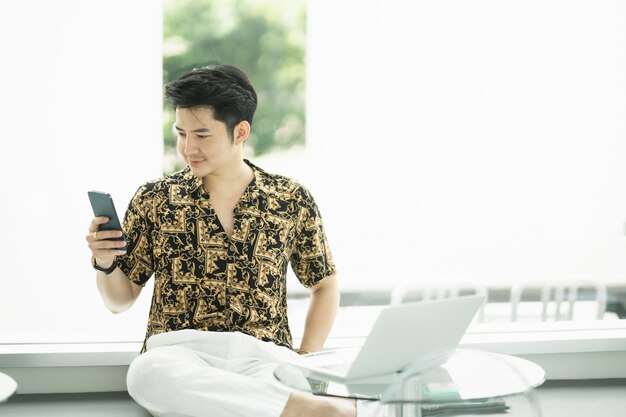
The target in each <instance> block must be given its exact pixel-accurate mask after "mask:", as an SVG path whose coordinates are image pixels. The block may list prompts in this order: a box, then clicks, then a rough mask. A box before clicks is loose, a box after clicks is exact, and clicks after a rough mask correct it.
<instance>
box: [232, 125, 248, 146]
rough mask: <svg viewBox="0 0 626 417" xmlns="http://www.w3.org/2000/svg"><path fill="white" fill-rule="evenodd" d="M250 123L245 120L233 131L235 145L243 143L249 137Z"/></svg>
mask: <svg viewBox="0 0 626 417" xmlns="http://www.w3.org/2000/svg"><path fill="white" fill-rule="evenodd" d="M250 129H251V126H250V123H248V122H247V121H245V120H243V121H241V122H239V124H237V126H235V130H234V131H233V138H235V145H241V144H242V143H244V142H245V141H246V139H248V136H249V135H250Z"/></svg>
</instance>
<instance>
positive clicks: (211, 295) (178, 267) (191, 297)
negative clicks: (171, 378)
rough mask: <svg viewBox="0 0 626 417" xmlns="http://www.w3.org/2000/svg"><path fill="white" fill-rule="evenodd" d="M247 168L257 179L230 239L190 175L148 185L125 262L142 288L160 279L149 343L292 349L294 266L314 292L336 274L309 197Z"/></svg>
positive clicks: (137, 204)
mask: <svg viewBox="0 0 626 417" xmlns="http://www.w3.org/2000/svg"><path fill="white" fill-rule="evenodd" d="M246 163H248V165H250V166H251V167H252V169H253V171H254V177H255V178H254V180H252V182H251V183H250V184H249V185H248V187H247V188H246V190H245V191H244V193H243V195H242V197H241V199H240V200H239V202H238V203H237V206H236V207H235V212H234V232H233V234H232V236H231V237H230V238H229V237H228V235H227V234H226V232H225V231H224V229H223V227H222V226H221V224H220V222H219V220H218V218H217V214H216V213H215V211H214V210H213V208H212V207H211V204H210V203H209V194H208V193H207V192H206V191H205V189H204V187H203V186H202V180H201V179H200V178H198V177H196V176H194V175H193V174H192V173H191V171H190V170H189V168H185V169H183V170H182V171H179V172H176V173H174V174H172V175H169V176H167V177H165V178H162V179H160V180H156V181H152V182H148V183H146V184H144V185H143V186H141V187H140V188H139V189H138V190H137V192H136V194H135V196H134V197H133V199H132V201H131V203H130V204H129V207H128V210H127V212H126V216H125V218H124V225H123V229H124V234H125V236H126V239H127V241H128V252H127V254H126V255H124V256H120V257H118V260H119V267H120V269H121V270H122V271H123V272H124V273H125V274H126V275H127V276H128V278H129V279H130V280H131V281H133V282H134V283H136V284H139V285H145V283H146V282H147V281H148V279H150V277H151V276H152V275H153V274H154V276H155V283H154V293H153V296H152V304H151V307H150V314H149V319H148V329H147V333H146V339H147V338H148V337H150V336H152V335H154V334H157V333H163V332H167V331H171V330H181V329H198V330H210V331H240V332H242V333H246V334H249V335H251V336H254V337H256V338H258V339H260V340H264V341H271V342H274V343H276V344H278V345H281V346H287V347H289V348H292V340H291V333H290V331H289V325H288V323H287V310H286V308H287V297H286V276H287V265H288V263H289V262H291V265H292V269H293V270H294V272H295V274H296V276H297V277H298V279H299V280H300V282H301V283H302V284H303V285H304V286H305V287H311V286H313V285H315V284H317V283H318V282H320V281H321V280H322V279H324V278H325V277H327V276H330V275H333V274H334V273H335V265H334V263H333V260H332V255H331V253H330V250H329V247H328V243H327V239H326V236H325V233H324V228H323V225H322V219H321V217H320V213H319V211H318V209H317V206H316V204H315V202H314V201H313V198H312V196H311V194H310V193H309V191H308V190H307V189H305V188H304V187H303V186H301V185H300V184H298V183H297V182H295V181H293V180H291V179H289V178H286V177H282V176H278V175H273V174H268V173H266V172H265V171H263V170H262V169H260V168H258V167H256V166H254V165H252V164H251V163H250V162H249V161H246ZM144 349H145V342H144Z"/></svg>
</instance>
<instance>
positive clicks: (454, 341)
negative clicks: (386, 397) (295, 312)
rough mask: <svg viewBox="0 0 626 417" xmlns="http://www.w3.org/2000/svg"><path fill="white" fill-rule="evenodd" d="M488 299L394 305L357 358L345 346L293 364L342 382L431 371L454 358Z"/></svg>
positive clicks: (382, 315) (476, 297) (312, 375)
mask: <svg viewBox="0 0 626 417" xmlns="http://www.w3.org/2000/svg"><path fill="white" fill-rule="evenodd" d="M484 301H485V296H484V295H472V296H464V297H453V298H445V299H439V300H432V301H420V302H415V303H407V304H399V305H392V306H389V307H387V308H385V309H383V310H382V311H381V313H380V315H379V316H378V318H377V319H376V322H375V323H374V326H373V327H372V330H371V331H370V333H369V335H368V336H367V339H366V340H365V342H364V344H363V346H362V347H361V348H360V349H359V350H358V351H357V352H354V351H353V353H352V355H351V356H352V358H353V360H350V359H351V358H350V353H348V354H347V356H346V352H347V351H346V350H342V349H340V350H337V351H322V352H319V353H313V354H311V355H307V356H304V357H302V358H300V360H298V361H294V362H293V363H292V364H291V365H293V366H295V367H297V368H299V369H300V370H301V371H302V373H303V374H304V376H306V377H307V378H312V379H316V380H321V381H333V382H338V383H342V384H349V383H351V382H357V381H358V382H365V383H367V382H372V383H374V382H378V383H382V382H384V381H383V380H388V381H390V380H391V379H392V378H393V375H394V374H395V373H397V372H400V371H402V370H404V369H406V368H407V367H409V366H412V367H415V366H416V365H417V367H418V368H420V369H421V370H425V369H428V368H430V367H433V366H436V365H440V364H442V363H444V362H445V361H446V360H447V359H448V357H449V356H450V355H451V354H452V352H453V351H454V349H455V348H456V347H457V345H458V344H459V342H460V341H461V338H462V337H463V335H464V334H465V331H466V330H467V327H468V326H469V324H470V323H471V321H472V319H473V318H474V315H475V314H476V312H477V311H478V309H479V308H480V306H481V305H482V304H483V302H484ZM355 354H356V356H354V355H355ZM418 360H419V362H418ZM420 369H416V370H418V371H419V370H420Z"/></svg>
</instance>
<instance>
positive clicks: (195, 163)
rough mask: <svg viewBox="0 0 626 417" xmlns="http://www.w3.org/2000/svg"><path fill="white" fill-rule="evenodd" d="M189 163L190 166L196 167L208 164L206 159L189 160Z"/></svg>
mask: <svg viewBox="0 0 626 417" xmlns="http://www.w3.org/2000/svg"><path fill="white" fill-rule="evenodd" d="M187 162H188V163H189V165H190V166H192V167H196V166H198V165H201V164H203V163H204V162H206V159H204V158H189V159H188V160H187Z"/></svg>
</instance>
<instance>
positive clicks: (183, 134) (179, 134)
mask: <svg viewBox="0 0 626 417" xmlns="http://www.w3.org/2000/svg"><path fill="white" fill-rule="evenodd" d="M178 136H182V137H185V136H187V135H186V134H185V133H183V132H178Z"/></svg>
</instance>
